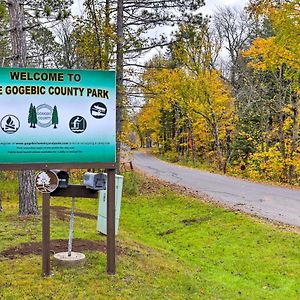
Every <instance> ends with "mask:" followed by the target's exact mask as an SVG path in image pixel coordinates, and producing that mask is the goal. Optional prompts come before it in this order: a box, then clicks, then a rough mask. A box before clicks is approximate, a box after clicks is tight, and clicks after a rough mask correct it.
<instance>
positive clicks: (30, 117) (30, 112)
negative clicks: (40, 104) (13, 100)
mask: <svg viewBox="0 0 300 300" xmlns="http://www.w3.org/2000/svg"><path fill="white" fill-rule="evenodd" d="M32 113H33V105H32V103H30V108H29V112H28V124H30V128H32V127H33V126H32V115H33V114H32Z"/></svg>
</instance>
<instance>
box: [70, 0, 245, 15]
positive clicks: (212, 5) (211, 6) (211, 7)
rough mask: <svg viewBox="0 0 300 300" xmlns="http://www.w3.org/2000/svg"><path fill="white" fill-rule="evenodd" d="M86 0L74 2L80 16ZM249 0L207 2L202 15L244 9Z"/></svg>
mask: <svg viewBox="0 0 300 300" xmlns="http://www.w3.org/2000/svg"><path fill="white" fill-rule="evenodd" d="M83 2H84V0H74V5H73V11H74V12H75V13H77V14H80V11H82V3H83ZM247 2H248V0H205V6H204V7H203V8H201V11H202V13H203V14H204V15H205V14H208V15H211V14H213V12H214V11H215V10H216V8H217V7H218V6H236V7H244V6H245V4H246V3H247Z"/></svg>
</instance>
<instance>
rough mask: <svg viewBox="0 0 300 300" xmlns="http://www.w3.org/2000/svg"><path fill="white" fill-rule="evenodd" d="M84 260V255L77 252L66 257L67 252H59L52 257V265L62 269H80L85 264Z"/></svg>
mask: <svg viewBox="0 0 300 300" xmlns="http://www.w3.org/2000/svg"><path fill="white" fill-rule="evenodd" d="M85 260H86V259H85V255H84V254H83V253H79V252H72V253H71V256H68V252H59V253H56V254H54V256H53V263H54V264H55V265H56V266H58V267H63V268H76V267H82V266H84V264H85Z"/></svg>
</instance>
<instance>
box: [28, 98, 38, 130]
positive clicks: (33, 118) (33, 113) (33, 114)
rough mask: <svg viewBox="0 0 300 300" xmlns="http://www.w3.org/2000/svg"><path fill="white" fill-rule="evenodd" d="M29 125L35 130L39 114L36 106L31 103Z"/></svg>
mask: <svg viewBox="0 0 300 300" xmlns="http://www.w3.org/2000/svg"><path fill="white" fill-rule="evenodd" d="M28 123H29V124H30V127H31V128H35V124H37V114H36V108H35V106H33V105H32V103H30V108H29V113H28Z"/></svg>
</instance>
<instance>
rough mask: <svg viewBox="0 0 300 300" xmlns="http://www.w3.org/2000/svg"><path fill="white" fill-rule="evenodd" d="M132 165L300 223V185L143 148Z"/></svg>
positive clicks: (233, 204) (248, 209) (253, 210)
mask: <svg viewBox="0 0 300 300" xmlns="http://www.w3.org/2000/svg"><path fill="white" fill-rule="evenodd" d="M133 165H134V167H136V168H138V169H140V170H141V171H143V172H145V173H147V174H149V175H152V176H155V177H157V178H160V179H163V180H166V181H169V182H172V183H176V184H178V185H180V186H184V187H186V188H189V189H192V190H193V191H195V192H197V193H198V194H199V195H207V196H209V197H210V198H212V199H214V200H216V201H218V202H221V203H224V204H226V205H227V206H230V207H232V208H235V209H240V210H241V211H245V212H248V213H251V214H255V215H258V216H261V217H264V218H268V219H272V220H275V221H280V222H283V223H286V224H289V225H294V226H300V190H299V189H289V188H283V187H278V186H272V185H267V184H260V183H253V182H249V181H247V180H241V179H237V178H233V177H230V176H223V175H218V174H213V173H209V172H205V171H199V170H196V169H191V168H187V167H181V166H178V165H175V164H171V163H166V162H163V161H161V160H159V159H157V158H155V157H154V156H151V155H149V154H145V153H142V152H135V153H134V159H133Z"/></svg>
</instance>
